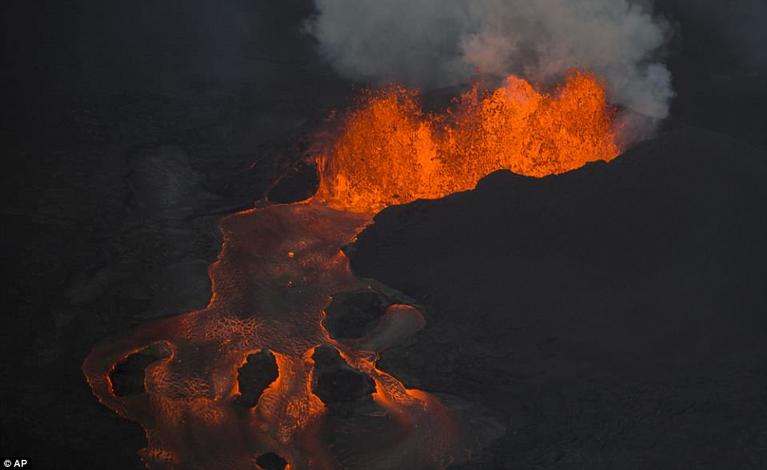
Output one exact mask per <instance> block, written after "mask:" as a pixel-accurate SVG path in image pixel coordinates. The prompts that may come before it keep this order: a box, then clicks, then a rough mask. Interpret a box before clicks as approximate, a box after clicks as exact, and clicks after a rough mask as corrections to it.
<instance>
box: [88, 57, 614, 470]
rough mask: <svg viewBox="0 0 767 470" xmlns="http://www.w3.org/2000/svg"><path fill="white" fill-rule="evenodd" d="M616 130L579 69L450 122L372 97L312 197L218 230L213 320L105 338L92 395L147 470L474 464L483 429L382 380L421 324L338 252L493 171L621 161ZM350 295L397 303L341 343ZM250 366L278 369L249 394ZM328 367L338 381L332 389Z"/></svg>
mask: <svg viewBox="0 0 767 470" xmlns="http://www.w3.org/2000/svg"><path fill="white" fill-rule="evenodd" d="M612 116H613V111H612V109H611V108H610V107H609V106H608V104H607V100H606V97H605V92H604V89H603V87H602V86H601V85H600V83H599V81H598V79H597V78H596V77H594V76H593V75H591V74H588V73H583V72H572V73H570V74H569V75H568V76H567V78H566V80H565V82H564V84H563V85H562V86H561V87H559V88H557V89H555V90H553V91H552V92H551V93H543V92H541V91H537V90H536V89H535V88H534V87H533V86H532V85H531V84H530V83H528V82H526V81H524V80H522V79H520V78H516V77H509V78H508V79H507V80H506V82H505V84H504V86H503V87H501V88H499V89H497V90H495V91H493V92H490V93H482V92H480V90H479V89H478V88H477V87H474V88H472V89H470V90H469V91H468V92H467V93H466V94H464V95H463V96H461V97H460V98H459V99H457V100H456V102H455V103H454V106H453V107H452V108H451V109H450V111H448V112H446V113H445V114H443V115H432V114H426V113H424V112H422V111H421V109H420V107H419V105H418V100H417V95H416V94H415V93H413V92H411V91H408V90H405V89H403V88H399V87H392V88H389V89H386V90H383V91H373V92H369V93H367V94H366V95H365V96H364V97H363V99H362V100H361V101H360V103H359V105H358V107H356V108H355V109H354V110H352V111H351V112H350V113H348V115H347V116H346V118H345V120H344V122H343V125H342V126H341V127H340V129H339V131H338V134H337V136H336V138H335V139H333V141H332V142H331V144H330V145H328V146H327V147H326V148H325V150H324V151H323V152H322V153H321V154H319V155H316V156H315V159H316V162H317V164H318V168H319V171H320V185H319V189H318V191H317V193H316V194H315V196H314V197H313V198H311V199H309V200H307V201H302V202H298V203H294V204H286V205H273V206H269V207H266V208H262V209H253V210H248V211H244V212H240V213H237V214H233V215H231V216H229V217H227V218H225V219H224V221H223V222H222V225H221V230H222V234H223V245H222V249H221V253H220V255H219V257H218V260H217V261H216V262H215V263H213V264H212V265H211V267H210V270H209V273H210V278H211V282H212V285H213V296H212V298H211V300H210V303H209V304H208V306H207V307H205V308H204V309H202V310H199V311H195V312H189V313H184V314H181V315H178V316H174V317H170V318H165V319H161V320H158V321H156V322H153V323H148V324H145V325H143V326H141V327H139V328H138V329H136V330H135V331H133V332H131V333H129V334H127V335H125V336H123V337H120V338H116V339H109V340H107V341H104V342H103V343H102V344H100V345H98V346H97V347H96V348H94V350H93V351H92V352H91V353H90V355H89V356H88V357H87V358H86V360H85V362H84V364H83V371H84V373H85V376H86V378H87V380H88V383H89V384H90V386H91V388H92V389H93V392H94V394H95V395H96V396H97V397H98V399H99V400H100V401H101V402H102V403H103V404H104V405H106V406H108V407H109V408H111V409H113V410H114V411H116V412H117V413H119V414H120V415H122V416H124V417H126V418H129V419H132V420H135V421H137V422H139V423H140V424H141V425H142V426H143V427H144V429H145V430H146V435H147V441H148V442H147V448H146V449H144V450H142V452H141V457H142V460H143V461H144V463H145V464H146V466H147V467H148V468H199V469H218V468H227V469H237V468H259V467H264V466H266V464H265V463H264V462H265V460H263V459H264V457H265V456H272V457H274V458H276V459H277V460H278V462H280V461H281V462H283V463H286V464H287V467H288V468H290V469H293V470H295V469H304V468H319V469H331V468H349V469H358V468H359V469H363V468H364V469H372V468H381V469H385V468H443V467H445V466H447V465H448V464H450V463H455V462H460V461H462V460H465V459H466V458H467V456H468V455H469V454H470V452H472V451H474V450H476V449H472V448H470V446H468V445H467V444H465V441H466V440H465V439H463V437H462V436H465V435H467V433H471V432H473V431H472V429H470V428H467V426H468V425H465V423H466V422H467V421H466V420H464V419H462V418H461V416H460V413H461V412H459V411H457V410H455V409H452V408H451V407H450V406H448V405H446V404H443V401H441V400H440V399H438V398H437V397H436V396H434V395H431V394H429V393H426V392H423V391H419V390H413V389H408V388H407V387H406V386H405V385H403V384H402V383H401V382H400V381H399V380H398V379H397V378H396V377H393V376H392V375H390V374H388V373H386V372H385V371H382V370H380V369H378V368H377V366H376V361H377V358H378V355H379V353H380V352H382V351H384V350H385V349H387V348H390V347H392V346H395V345H396V344H399V343H400V342H401V341H403V340H405V339H407V338H408V337H409V336H411V335H412V334H414V333H415V332H417V331H418V330H419V329H420V328H423V327H424V325H425V323H424V318H423V316H422V315H421V313H420V312H419V310H418V307H417V306H415V305H413V301H412V300H410V299H408V298H406V297H405V296H404V295H402V294H400V293H397V292H394V291H392V290H391V289H388V288H387V287H386V286H382V285H380V284H379V283H377V282H376V281H373V280H367V279H360V278H357V277H356V276H355V275H354V274H353V273H352V272H351V270H350V268H349V262H348V259H347V257H346V255H345V254H344V252H343V251H342V247H344V246H345V245H348V244H349V243H352V242H353V241H354V240H355V237H356V236H357V235H358V234H359V233H360V232H361V231H362V230H364V228H365V227H366V226H367V225H368V224H370V223H371V222H372V219H373V215H374V214H375V213H376V212H377V211H379V210H380V209H382V208H384V207H386V206H388V205H392V204H399V203H406V202H410V201H413V200H415V199H418V198H439V197H442V196H445V195H448V194H451V193H454V192H457V191H464V190H469V189H472V188H473V187H474V186H475V185H476V183H477V182H478V181H479V179H480V178H482V177H483V176H485V175H487V174H489V173H491V172H493V171H496V170H500V169H507V170H511V171H513V172H515V173H519V174H522V175H529V176H545V175H550V174H557V173H562V172H565V171H569V170H573V169H576V168H579V167H580V166H583V165H584V164H586V163H588V162H590V161H595V160H604V161H608V160H611V159H612V158H614V157H615V156H617V155H618V153H619V149H618V146H617V145H616V143H615V129H614V126H613V117H612ZM349 292H371V293H377V295H382V296H386V297H387V298H388V299H389V302H387V305H386V306H385V311H384V312H383V313H382V315H381V316H380V318H379V319H378V320H377V323H376V324H375V325H374V327H372V328H369V329H367V330H366V331H365V332H364V334H362V335H360V336H359V337H358V338H355V339H348V338H340V337H339V338H336V337H334V336H333V334H332V333H331V331H330V329H329V328H328V327H327V325H326V320H327V319H326V310H327V309H328V306H329V304H330V303H331V301H332V300H333V298H334V297H336V296H339V295H341V294H344V293H349ZM437 316H438V313H437ZM258 354H266V355H262V356H258ZM136 357H143V358H144V360H145V362H146V364H148V365H145V368H144V379H143V387H142V388H141V390H137V391H130V392H126V391H125V390H124V389H123V388H122V387H121V386H118V384H116V383H115V381H114V379H115V374H116V372H117V371H118V370H119V369H120V368H121V367H123V366H124V364H126V363H127V362H128V361H131V360H132V358H136ZM257 357H258V358H260V359H259V360H261V359H264V360H265V361H266V362H265V363H266V364H267V365H268V364H273V365H274V368H275V372H274V375H273V376H269V374H266V375H262V376H264V377H267V376H268V377H269V378H268V380H266V381H265V382H264V384H263V386H262V387H260V388H259V387H255V388H253V387H254V386H252V383H253V381H248V380H246V379H245V378H244V377H245V374H246V372H245V371H246V370H247V369H248V368H249V367H251V368H252V367H256V366H255V365H253V364H255V362H254V361H256V359H255V358H257ZM270 361H271V362H270ZM319 361H326V362H327V361H329V362H328V363H329V364H331V365H330V366H325V365H321V364H319ZM323 364H324V363H323ZM142 367H144V366H142ZM328 367H329V368H330V370H333V371H335V372H334V373H335V374H336V375H332V376H331V377H333V379H332V380H325V379H323V378H322V377H323V376H322V374H325V372H324V371H325V370H328ZM339 377H347V378H351V380H352V382H350V383H354V384H359V387H358V388H357V389H355V390H356V392H355V393H356V394H355V395H354V396H352V397H351V398H346V397H344V396H341V398H338V397H336V398H334V395H333V393H328V392H327V391H326V389H327V387H330V388H331V392H332V388H333V387H335V386H339V387H341V386H343V383H341V382H338V383H337V382H336V381H335V380H336V378H339ZM339 380H340V379H339ZM320 382H322V383H320ZM245 388H247V390H246V389H245ZM254 390H255V391H254ZM276 456H278V457H276Z"/></svg>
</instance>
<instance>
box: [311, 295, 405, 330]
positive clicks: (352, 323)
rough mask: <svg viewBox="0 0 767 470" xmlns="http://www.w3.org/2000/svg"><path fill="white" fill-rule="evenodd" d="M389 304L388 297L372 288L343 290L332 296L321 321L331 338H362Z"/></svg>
mask: <svg viewBox="0 0 767 470" xmlns="http://www.w3.org/2000/svg"><path fill="white" fill-rule="evenodd" d="M389 304H391V301H390V300H389V299H388V298H386V297H385V296H384V295H382V294H380V293H378V292H375V291H372V290H361V291H355V292H343V293H340V294H336V295H334V296H333V300H332V302H330V305H328V306H327V308H325V314H326V317H325V319H324V320H323V322H322V323H323V325H325V328H326V329H327V330H328V332H329V333H330V335H331V336H332V337H333V338H336V339H351V338H362V337H363V336H365V335H367V334H368V333H370V331H371V329H372V328H373V327H374V326H375V325H376V323H377V322H378V320H379V319H380V318H381V317H382V316H383V314H384V313H385V312H386V307H388V306H389Z"/></svg>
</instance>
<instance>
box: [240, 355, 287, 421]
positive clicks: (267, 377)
mask: <svg viewBox="0 0 767 470" xmlns="http://www.w3.org/2000/svg"><path fill="white" fill-rule="evenodd" d="M278 374H279V370H278V369H277V361H276V360H275V359H274V354H272V352H271V351H259V352H257V353H253V354H250V355H248V359H247V361H246V362H245V364H243V365H242V367H240V369H239V370H238V371H237V383H238V384H239V388H240V394H239V395H238V396H237V398H236V399H235V403H236V404H237V405H239V406H243V407H246V408H252V407H254V406H256V404H257V403H258V399H259V398H261V394H262V393H264V390H266V387H268V386H269V384H271V383H272V382H274V381H275V380H277V376H278Z"/></svg>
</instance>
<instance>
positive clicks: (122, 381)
mask: <svg viewBox="0 0 767 470" xmlns="http://www.w3.org/2000/svg"><path fill="white" fill-rule="evenodd" d="M169 355H170V350H169V349H168V348H167V347H165V346H163V345H161V344H157V345H152V346H149V347H147V348H144V349H142V350H141V351H139V352H137V353H135V354H131V355H130V356H128V357H126V358H125V359H123V360H122V361H120V362H118V363H117V364H115V367H114V369H112V372H111V374H109V380H110V381H111V382H112V390H114V393H115V395H117V396H118V397H126V396H131V395H138V394H141V393H144V391H145V389H144V371H145V370H146V368H147V366H148V365H149V364H151V363H153V362H155V361H157V360H159V359H164V358H167V357H168V356H169Z"/></svg>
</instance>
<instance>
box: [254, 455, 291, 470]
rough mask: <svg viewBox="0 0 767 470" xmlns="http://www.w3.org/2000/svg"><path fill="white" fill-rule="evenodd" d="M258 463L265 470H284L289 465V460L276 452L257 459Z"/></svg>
mask: <svg viewBox="0 0 767 470" xmlns="http://www.w3.org/2000/svg"><path fill="white" fill-rule="evenodd" d="M256 463H257V464H258V466H259V467H261V468H263V469H264V470H283V469H284V468H285V467H286V466H287V465H288V462H287V460H285V459H283V458H282V457H280V456H279V455H277V454H275V453H274V452H269V453H268V454H264V455H262V456H260V457H259V458H258V459H256Z"/></svg>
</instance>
